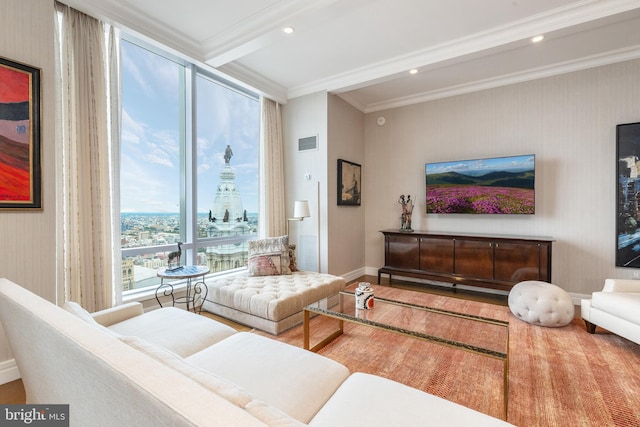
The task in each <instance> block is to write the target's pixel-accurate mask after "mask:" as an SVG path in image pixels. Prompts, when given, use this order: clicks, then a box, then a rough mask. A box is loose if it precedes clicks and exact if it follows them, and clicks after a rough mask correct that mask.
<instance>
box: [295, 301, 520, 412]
mask: <svg viewBox="0 0 640 427" xmlns="http://www.w3.org/2000/svg"><path fill="white" fill-rule="evenodd" d="M346 297H352V298H353V299H350V300H349V301H350V302H351V303H354V304H355V302H354V301H355V294H354V293H353V292H348V291H341V292H340V293H339V304H338V305H339V311H336V310H332V309H330V308H321V307H318V306H307V307H305V308H304V310H303V311H304V313H303V333H304V343H303V345H304V349H305V350H310V351H313V352H317V351H319V350H320V349H322V348H323V347H325V346H326V345H327V344H329V343H330V342H332V341H333V340H335V339H336V338H338V337H339V336H340V335H342V334H343V333H344V322H345V321H347V322H352V323H357V324H359V325H365V326H371V327H373V328H378V329H382V330H385V331H390V332H394V333H397V334H401V335H405V336H409V337H412V338H417V339H421V340H424V341H429V342H433V343H436V344H440V345H444V346H449V347H454V348H459V349H461V350H464V351H468V352H471V353H475V354H479V355H482V356H487V357H491V358H494V359H498V360H502V361H503V381H504V395H503V402H504V419H505V420H507V412H508V407H509V322H507V321H503V320H497V319H491V318H487V317H481V316H475V315H471V314H464V313H458V312H454V311H448V310H442V309H438V308H433V307H427V306H422V305H418V304H412V303H408V302H402V301H396V300H391V299H388V298H380V297H378V296H376V297H375V303H376V304H378V303H380V302H382V303H385V304H393V305H398V306H401V307H405V308H410V309H415V310H419V311H427V312H432V313H438V314H442V315H445V316H450V317H452V318H462V319H467V320H472V321H477V322H482V323H487V324H492V325H495V326H499V327H504V328H505V336H506V342H505V343H504V344H505V351H504V352H500V351H496V350H491V349H487V348H483V347H479V346H475V345H472V344H467V343H463V342H459V341H455V340H450V339H447V338H443V337H438V336H435V335H429V334H425V333H421V332H418V331H412V330H410V329H405V328H400V327H397V326H393V325H388V324H386V323H382V322H376V321H372V320H368V319H363V318H359V317H354V316H352V315H350V314H348V313H345V312H344V304H345V298H346ZM372 310H375V308H373V309H372ZM357 311H367V310H356V313H357ZM311 313H315V314H319V315H322V316H326V317H331V318H334V319H337V320H338V329H337V330H335V331H333V332H331V333H330V334H329V335H328V336H327V337H325V338H323V339H322V340H321V341H320V342H319V343H317V344H316V345H314V346H313V347H311V346H310V341H311V334H310V318H311V316H310V315H311Z"/></svg>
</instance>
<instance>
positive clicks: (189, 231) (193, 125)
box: [116, 33, 262, 301]
mask: <svg viewBox="0 0 640 427" xmlns="http://www.w3.org/2000/svg"><path fill="white" fill-rule="evenodd" d="M120 38H121V40H123V41H126V42H128V43H131V44H134V45H136V46H138V47H140V48H143V49H145V50H148V51H149V52H151V53H153V54H156V55H159V56H161V57H163V58H165V59H167V60H169V61H173V62H175V63H177V64H178V65H180V66H181V67H183V68H182V70H183V71H181V72H180V74H181V75H180V86H181V90H180V95H181V100H180V102H181V105H180V116H181V120H180V124H179V125H180V129H179V139H180V141H179V149H180V159H179V163H180V172H179V173H180V186H179V188H180V198H179V200H180V212H179V221H180V241H182V242H184V243H183V244H182V251H183V257H184V256H185V255H186V260H185V262H184V263H183V264H189V265H194V264H197V259H198V250H199V249H202V248H206V247H209V246H214V245H226V244H242V243H246V242H247V241H249V240H252V239H256V238H257V237H258V232H257V231H256V232H255V233H250V234H241V235H234V236H221V237H199V230H198V207H197V205H198V197H197V195H198V192H197V190H198V188H197V186H198V179H197V161H198V159H197V133H196V130H197V112H196V107H197V103H196V101H197V99H196V97H197V93H196V92H197V91H196V84H197V78H198V77H199V76H201V77H203V78H206V79H208V80H210V81H212V82H213V83H215V84H219V85H222V86H224V87H226V88H227V89H229V90H232V91H235V92H238V93H239V94H241V95H244V96H247V97H249V98H250V99H253V100H255V101H256V102H258V103H259V105H260V106H261V105H262V96H261V95H260V94H259V93H258V92H257V91H254V90H251V89H249V88H247V87H244V86H242V85H240V84H237V83H235V82H233V81H231V80H229V79H228V78H225V77H223V76H221V75H220V74H218V73H217V72H215V71H212V70H209V69H207V68H205V65H199V64H197V63H196V62H195V61H191V60H188V59H184V58H180V57H179V56H177V55H175V54H172V53H170V52H169V51H168V50H165V49H164V48H163V47H161V46H157V45H154V44H152V43H150V42H147V41H145V40H142V39H140V38H139V37H136V36H135V35H132V34H130V33H121V37H120ZM121 108H122V107H121ZM257 119H258V121H259V122H261V121H262V117H261V114H259V115H258V117H257ZM259 126H260V127H261V126H262V124H261V123H259ZM256 142H257V151H256V152H257V157H258V158H257V159H256V160H257V163H258V164H259V155H260V154H259V153H260V151H261V149H262V147H261V144H262V141H261V138H258V141H256ZM259 179H260V177H259ZM120 191H122V190H120ZM118 198H120V194H118ZM258 203H260V200H258ZM121 214H122V211H120V212H118V213H117V215H118V232H119V233H121V230H122V217H121ZM258 227H260V219H258ZM120 249H121V259H123V260H124V259H125V258H128V257H135V256H137V255H143V254H151V253H158V252H171V251H174V250H175V249H176V245H175V244H173V243H172V244H167V245H154V246H139V247H132V248H123V247H122V246H121V248H120ZM243 270H246V266H245V267H241V268H239V269H232V270H226V271H223V272H219V273H210V274H209V276H213V275H225V274H233V273H237V272H238V271H243ZM119 273H120V272H119ZM120 274H122V273H120ZM121 279H122V276H121ZM156 287H157V286H155V285H149V286H146V287H143V288H135V289H129V290H123V289H122V284H121V286H119V288H118V289H117V290H116V291H117V292H119V293H120V294H121V297H122V300H123V301H132V300H135V299H139V298H141V297H143V296H145V295H148V294H150V293H152V292H154V291H155V289H156ZM178 288H179V286H178Z"/></svg>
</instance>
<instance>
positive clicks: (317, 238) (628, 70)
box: [0, 0, 640, 382]
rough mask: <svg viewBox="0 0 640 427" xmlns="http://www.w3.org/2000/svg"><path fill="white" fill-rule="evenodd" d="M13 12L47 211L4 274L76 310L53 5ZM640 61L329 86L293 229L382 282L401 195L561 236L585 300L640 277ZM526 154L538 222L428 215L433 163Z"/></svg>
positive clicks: (5, 20)
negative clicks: (620, 199) (620, 251)
mask: <svg viewBox="0 0 640 427" xmlns="http://www.w3.org/2000/svg"><path fill="white" fill-rule="evenodd" d="M627 3H634V4H635V2H627ZM2 6H3V13H2V16H1V17H0V24H1V25H0V35H1V37H0V50H1V55H0V56H3V57H6V58H11V59H13V60H16V61H20V62H23V63H26V64H31V65H33V66H36V67H38V68H41V69H42V71H43V73H42V85H41V88H42V123H41V130H42V164H43V180H42V194H43V207H44V208H43V210H42V211H39V212H3V213H2V216H0V236H1V237H0V240H1V241H2V242H5V243H4V244H3V245H2V249H1V250H0V260H1V261H0V270H1V271H2V273H1V274H0V276H2V277H7V278H9V279H11V280H13V281H16V282H17V283H20V284H22V285H23V286H25V287H26V288H28V289H30V290H32V291H33V292H35V293H37V294H38V295H40V296H42V297H44V298H45V299H47V300H49V301H60V302H62V301H63V300H64V291H63V290H61V289H56V288H55V286H52V284H53V283H56V281H59V279H60V272H59V271H58V270H57V267H56V259H55V258H56V256H55V254H56V253H57V251H58V250H59V246H58V244H59V241H58V238H57V237H58V235H59V234H58V233H59V231H58V225H59V222H60V215H61V214H60V212H58V211H57V209H56V200H57V198H58V197H59V195H60V194H59V191H60V189H59V185H58V180H57V177H58V175H57V174H58V172H57V171H56V169H55V165H56V162H57V160H56V159H57V157H58V156H59V155H60V153H59V152H57V150H56V148H55V144H54V141H55V133H56V129H55V119H54V117H53V116H54V115H53V114H52V112H54V111H55V110H56V101H55V99H56V95H55V78H54V75H53V70H54V68H55V67H54V63H55V58H54V55H55V54H54V47H53V38H52V36H51V34H53V33H54V31H55V28H54V22H53V20H52V18H51V14H52V10H53V1H52V0H51V1H49V0H47V1H42V0H28V1H25V0H2ZM635 7H639V6H638V5H637V4H635ZM636 58H638V56H633V54H632V51H631V50H629V51H628V52H620V55H619V56H618V60H617V61H613V62H611V63H605V62H602V63H599V62H598V61H596V60H595V59H594V60H593V64H594V66H592V67H590V68H585V69H577V70H571V67H568V66H567V69H569V70H570V71H568V72H564V73H560V74H557V75H545V71H546V70H538V73H537V74H535V73H534V74H532V75H531V78H530V79H528V80H526V81H522V82H516V83H509V84H507V83H508V82H507V83H505V84H504V85H502V86H498V87H488V88H485V89H481V90H480V89H479V90H477V91H473V92H469V93H461V94H456V95H452V96H449V97H444V98H439V99H433V100H424V101H423V102H418V103H413V104H410V105H409V104H407V105H404V106H399V107H388V108H383V109H380V110H377V109H376V110H372V111H362V110H361V109H359V108H356V107H355V106H353V105H352V104H351V103H349V102H347V101H346V100H345V99H344V98H343V97H340V96H339V95H336V94H333V93H329V92H327V91H318V92H317V93H312V94H307V95H303V96H299V97H296V98H293V99H289V100H287V102H286V104H284V105H283V123H284V129H283V134H284V143H285V170H286V176H287V188H286V200H287V201H288V202H287V203H288V204H289V205H291V206H288V208H289V209H292V208H293V206H292V205H293V203H292V201H294V200H300V199H308V200H310V201H311V204H312V216H311V217H310V218H308V219H305V220H304V221H302V222H299V223H296V224H295V226H293V227H292V229H291V235H292V238H295V239H298V238H299V237H303V238H304V239H301V240H303V241H305V242H308V241H312V242H313V244H314V245H316V246H315V247H316V248H317V257H318V269H319V271H323V272H328V273H331V274H336V275H342V276H344V277H346V278H348V279H354V278H357V277H360V276H362V275H365V274H366V275H375V274H376V273H377V269H378V268H380V267H381V266H382V265H383V264H384V248H383V242H384V238H383V235H382V234H381V233H380V230H383V229H389V228H398V227H399V226H400V220H399V217H400V213H401V208H400V205H399V204H398V203H397V201H398V197H399V195H401V194H411V195H412V196H414V197H415V200H416V208H415V210H414V212H413V228H414V229H416V230H429V231H443V232H459V233H478V234H501V235H513V236H548V237H550V238H552V239H553V240H554V242H553V259H552V261H553V276H552V282H553V283H554V284H556V285H558V286H560V287H561V288H563V289H564V290H565V291H567V292H568V293H570V294H571V296H572V297H573V299H574V302H575V303H576V304H579V299H581V298H587V297H589V296H590V295H591V293H592V292H594V291H599V290H601V289H602V286H603V283H604V280H605V279H606V278H609V277H615V278H635V277H636V275H637V274H638V270H635V269H629V268H619V267H616V262H615V252H616V163H617V161H616V125H618V124H624V123H633V122H638V121H640V108H639V107H638V102H637V100H638V99H640V81H639V79H638V76H640V59H636ZM380 117H384V124H382V125H380V124H379V121H378V119H379V118H380ZM313 135H317V137H318V146H319V148H318V150H313V151H306V152H300V151H298V139H299V138H302V137H307V136H313ZM521 154H535V156H536V188H535V190H536V202H535V203H536V211H535V214H534V215H525V216H518V215H513V216H473V217H468V216H460V215H451V216H447V215H432V214H426V212H425V204H424V203H425V202H424V197H423V196H424V192H425V182H424V168H425V163H427V162H429V161H445V160H452V161H453V160H464V159H474V158H487V157H499V156H510V155H521ZM338 159H346V160H349V161H352V162H355V163H358V164H361V165H362V205H361V206H359V207H353V206H338V205H337V204H336V202H335V199H336V194H335V189H336V187H337V176H336V163H337V160H338ZM307 175H309V176H310V179H309V180H307V179H306V176H307ZM309 237H310V239H308V238H309ZM6 242H11V243H10V244H6ZM6 342H7V341H6V338H5V337H4V336H1V337H0V343H2V344H1V345H0V378H2V376H1V374H2V373H3V372H5V371H11V370H12V369H13V362H12V355H11V353H10V351H9V350H8V347H7V345H6ZM0 382H1V381H0Z"/></svg>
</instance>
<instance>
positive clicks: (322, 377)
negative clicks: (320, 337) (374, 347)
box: [186, 332, 353, 423]
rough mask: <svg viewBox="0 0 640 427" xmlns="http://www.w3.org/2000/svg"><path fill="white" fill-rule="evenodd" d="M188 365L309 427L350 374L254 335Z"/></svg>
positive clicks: (203, 354) (197, 357)
mask: <svg viewBox="0 0 640 427" xmlns="http://www.w3.org/2000/svg"><path fill="white" fill-rule="evenodd" d="M186 360H187V361H188V362H189V363H191V364H193V365H195V366H198V367H199V368H202V369H204V370H206V371H208V372H211V373H214V374H216V375H218V376H220V377H222V378H226V379H227V380H229V381H231V382H232V383H234V384H237V385H239V386H240V387H242V388H243V389H245V390H247V391H248V392H249V393H250V394H251V395H253V396H255V397H256V398H257V399H260V400H264V401H265V402H267V403H269V404H271V405H273V406H275V407H276V408H279V409H281V410H282V411H284V412H285V413H286V414H288V415H290V416H292V417H293V418H295V419H297V420H299V421H301V422H303V423H307V422H309V420H311V418H312V417H313V416H314V415H315V414H316V412H318V410H319V409H320V408H321V407H322V405H324V403H325V402H326V401H327V400H328V399H329V398H330V397H331V395H332V394H333V393H334V392H335V390H336V389H337V388H338V387H339V386H340V384H342V382H343V381H344V380H345V379H346V378H347V376H348V375H349V370H348V369H347V368H346V367H345V366H343V365H341V364H339V363H338V362H335V361H333V360H331V359H328V358H326V357H323V356H320V355H318V354H315V353H312V352H309V351H307V350H303V349H301V348H298V347H294V346H292V345H288V344H285V343H282V342H279V341H276V340H273V339H270V338H266V337H262V336H259V335H256V334H252V333H249V332H239V333H237V334H235V335H232V336H231V337H229V338H227V339H225V340H223V341H220V342H219V343H218V344H216V345H213V346H211V347H209V348H206V349H204V350H202V351H201V352H199V353H196V354H194V355H193V356H190V357H188V358H186ZM350 400H351V401H352V400H353V399H351V398H350Z"/></svg>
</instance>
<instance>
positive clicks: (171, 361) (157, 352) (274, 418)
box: [121, 337, 302, 427]
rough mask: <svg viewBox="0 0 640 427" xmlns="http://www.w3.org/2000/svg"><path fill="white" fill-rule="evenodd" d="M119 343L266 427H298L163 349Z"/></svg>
mask: <svg viewBox="0 0 640 427" xmlns="http://www.w3.org/2000/svg"><path fill="white" fill-rule="evenodd" d="M121 341H123V342H124V343H125V344H128V345H129V346H131V347H133V348H135V349H136V350H138V351H141V352H143V353H145V354H146V355H148V356H150V357H152V358H154V359H156V360H158V361H159V362H162V363H163V364H165V365H166V366H168V367H170V368H172V369H175V370H176V371H178V372H180V373H181V374H183V375H185V376H187V377H189V378H191V379H193V380H194V381H196V382H197V383H199V384H200V385H202V386H204V387H205V388H207V389H208V390H210V391H212V392H214V393H216V394H218V395H219V396H221V397H223V398H225V399H226V400H228V401H230V402H231V403H233V404H234V405H236V406H239V407H241V408H244V409H245V410H246V411H248V412H249V413H251V414H252V415H253V416H254V417H256V418H258V419H259V420H261V421H262V422H264V423H266V424H268V425H270V426H273V427H289V426H290V427H298V426H301V425H302V424H301V423H299V422H298V421H296V420H295V419H293V418H291V417H289V416H288V415H286V414H285V413H284V412H282V411H280V410H278V409H277V408H274V407H273V406H271V405H268V404H267V403H265V402H262V401H259V400H256V399H254V398H253V397H252V396H251V395H249V393H247V392H246V391H244V390H243V389H241V388H240V387H238V386H237V385H235V384H233V383H231V382H229V381H227V380H225V379H223V378H220V377H218V376H216V375H214V374H212V373H210V372H206V371H204V370H202V369H199V368H197V367H196V366H193V365H191V364H189V363H187V362H186V361H185V360H184V359H183V358H181V357H180V356H178V355H177V354H175V353H173V352H171V351H170V350H167V349H166V348H164V347H160V346H158V345H155V344H152V343H150V342H148V341H145V340H143V339H142V338H139V337H122V338H121Z"/></svg>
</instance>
